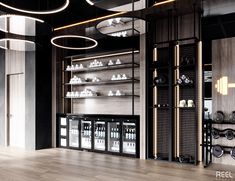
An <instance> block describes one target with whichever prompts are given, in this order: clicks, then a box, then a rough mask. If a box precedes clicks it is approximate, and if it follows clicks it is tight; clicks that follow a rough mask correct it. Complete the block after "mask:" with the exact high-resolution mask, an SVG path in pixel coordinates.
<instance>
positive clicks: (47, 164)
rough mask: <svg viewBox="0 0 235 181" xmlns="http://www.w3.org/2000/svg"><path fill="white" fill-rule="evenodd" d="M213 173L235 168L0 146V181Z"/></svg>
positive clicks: (132, 180)
mask: <svg viewBox="0 0 235 181" xmlns="http://www.w3.org/2000/svg"><path fill="white" fill-rule="evenodd" d="M216 170H226V171H227V170H228V171H231V172H232V174H233V177H234V178H235V167H228V166H224V165H212V166H210V167H209V168H207V169H204V168H203V167H202V166H193V165H184V164H179V163H168V162H163V161H152V160H139V159H131V158H124V157H117V156H110V155H103V154H98V153H89V152H80V151H76V150H65V149H48V150H40V151H23V150H18V149H13V148H2V147H0V181H214V180H216V177H215V171H216ZM232 180H235V179H230V181H232Z"/></svg>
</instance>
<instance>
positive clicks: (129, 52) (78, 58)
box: [65, 49, 139, 62]
mask: <svg viewBox="0 0 235 181" xmlns="http://www.w3.org/2000/svg"><path fill="white" fill-rule="evenodd" d="M133 53H134V54H137V53H139V50H134V51H133V50H131V49H126V50H125V51H124V52H112V53H105V54H95V55H91V56H86V57H84V56H81V55H75V56H69V57H65V58H67V59H69V60H71V59H72V61H73V62H81V61H87V60H94V59H101V58H109V57H116V56H123V55H132V54H133Z"/></svg>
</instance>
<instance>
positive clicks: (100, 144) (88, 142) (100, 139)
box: [57, 114, 139, 157]
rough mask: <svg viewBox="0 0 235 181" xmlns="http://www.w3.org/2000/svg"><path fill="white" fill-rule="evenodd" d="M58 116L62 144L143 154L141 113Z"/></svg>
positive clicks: (95, 150)
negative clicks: (140, 150) (140, 134)
mask: <svg viewBox="0 0 235 181" xmlns="http://www.w3.org/2000/svg"><path fill="white" fill-rule="evenodd" d="M57 116H58V117H57V120H58V123H57V125H58V128H57V132H58V135H57V139H58V140H59V141H57V142H58V145H57V146H58V147H61V148H69V149H77V150H88V151H93V152H101V153H107V154H115V155H122V156H130V157H139V116H126V115H125V116H116V115H115V116H112V115H66V116H61V115H59V114H58V115H57Z"/></svg>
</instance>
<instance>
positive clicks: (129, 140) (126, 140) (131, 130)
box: [122, 120, 137, 155]
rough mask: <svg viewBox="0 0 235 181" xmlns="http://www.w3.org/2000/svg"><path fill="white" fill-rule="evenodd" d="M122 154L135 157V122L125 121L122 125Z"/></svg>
mask: <svg viewBox="0 0 235 181" xmlns="http://www.w3.org/2000/svg"><path fill="white" fill-rule="evenodd" d="M122 133H123V134H122V153H124V154H132V155H136V148H137V145H136V143H137V136H136V135H137V126H136V121H131V120H126V121H123V123H122Z"/></svg>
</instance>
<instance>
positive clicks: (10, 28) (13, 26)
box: [0, 14, 44, 36]
mask: <svg viewBox="0 0 235 181" xmlns="http://www.w3.org/2000/svg"><path fill="white" fill-rule="evenodd" d="M26 20H27V21H26ZM35 22H39V23H44V21H43V20H41V19H38V18H34V17H29V16H23V15H15V14H4V15H0V31H3V32H5V33H12V34H17V35H23V36H35V32H34V31H33V29H32V28H31V27H32V26H35V25H34V23H35Z"/></svg>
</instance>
